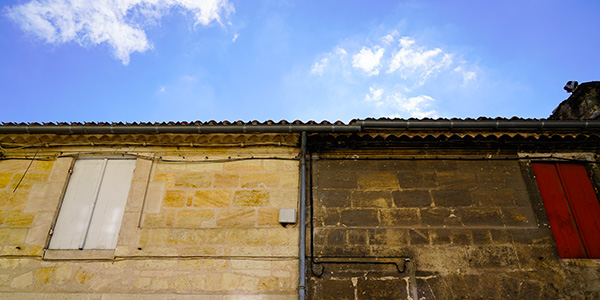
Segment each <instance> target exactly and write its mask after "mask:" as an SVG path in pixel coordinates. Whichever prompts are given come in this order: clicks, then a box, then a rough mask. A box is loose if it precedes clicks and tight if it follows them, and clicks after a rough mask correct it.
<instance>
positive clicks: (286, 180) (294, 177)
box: [279, 172, 300, 189]
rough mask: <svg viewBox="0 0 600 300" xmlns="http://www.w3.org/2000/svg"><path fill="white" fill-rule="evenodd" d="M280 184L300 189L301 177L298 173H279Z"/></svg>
mask: <svg viewBox="0 0 600 300" xmlns="http://www.w3.org/2000/svg"><path fill="white" fill-rule="evenodd" d="M279 185H281V187H285V188H292V189H298V188H299V186H300V179H299V178H298V173H291V172H285V173H280V174H279Z"/></svg>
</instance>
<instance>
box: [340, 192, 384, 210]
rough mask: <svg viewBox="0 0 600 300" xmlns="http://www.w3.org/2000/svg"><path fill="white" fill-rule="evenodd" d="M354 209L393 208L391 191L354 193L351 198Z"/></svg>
mask: <svg viewBox="0 0 600 300" xmlns="http://www.w3.org/2000/svg"><path fill="white" fill-rule="evenodd" d="M350 199H351V202H352V207H357V208H365V207H386V208H387V207H392V192H391V191H353V192H352V194H351V196H350Z"/></svg>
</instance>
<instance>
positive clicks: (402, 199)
mask: <svg viewBox="0 0 600 300" xmlns="http://www.w3.org/2000/svg"><path fill="white" fill-rule="evenodd" d="M392 197H393V199H394V204H395V205H396V207H428V206H431V205H432V202H431V194H430V193H429V191H428V190H416V191H393V192H392Z"/></svg>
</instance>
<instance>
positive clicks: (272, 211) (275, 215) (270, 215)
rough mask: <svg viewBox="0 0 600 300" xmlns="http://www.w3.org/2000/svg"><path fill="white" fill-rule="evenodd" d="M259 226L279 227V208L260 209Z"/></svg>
mask: <svg viewBox="0 0 600 300" xmlns="http://www.w3.org/2000/svg"><path fill="white" fill-rule="evenodd" d="M258 226H271V227H279V226H281V224H279V209H278V208H259V209H258Z"/></svg>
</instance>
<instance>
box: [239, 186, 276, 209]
mask: <svg viewBox="0 0 600 300" xmlns="http://www.w3.org/2000/svg"><path fill="white" fill-rule="evenodd" d="M268 204H269V193H268V192H267V191H263V190H240V191H236V192H235V194H234V196H233V206H238V207H240V206H253V207H258V206H266V205H268Z"/></svg>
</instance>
